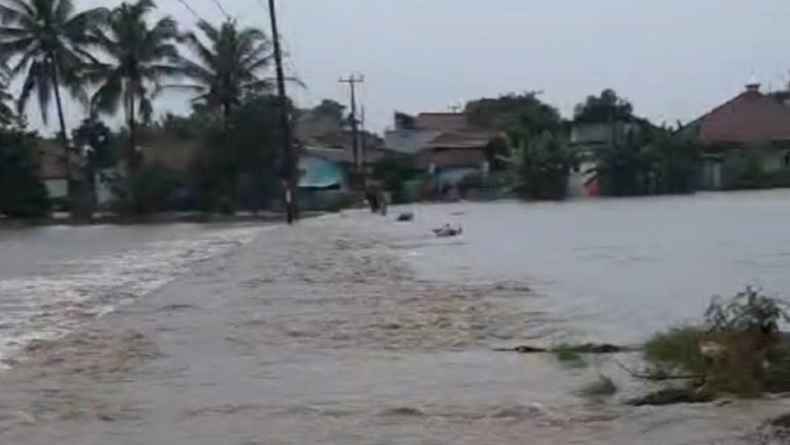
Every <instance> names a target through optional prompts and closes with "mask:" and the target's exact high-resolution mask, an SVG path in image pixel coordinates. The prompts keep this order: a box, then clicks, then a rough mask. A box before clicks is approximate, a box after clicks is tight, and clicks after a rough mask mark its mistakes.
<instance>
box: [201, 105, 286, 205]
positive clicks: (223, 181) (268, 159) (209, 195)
mask: <svg viewBox="0 0 790 445" xmlns="http://www.w3.org/2000/svg"><path fill="white" fill-rule="evenodd" d="M278 108H279V106H278V100H277V98H276V97H271V96H260V97H251V98H249V99H247V100H245V101H244V102H243V103H242V104H241V105H240V106H239V107H238V108H236V109H234V110H233V112H232V113H231V116H230V120H229V124H228V125H227V127H228V128H227V129H226V125H217V124H215V125H214V126H212V127H211V128H209V129H208V130H207V131H206V133H205V134H204V136H203V137H202V139H203V147H202V149H201V151H200V153H199V154H198V156H197V159H196V160H195V162H194V165H193V168H192V177H193V184H192V187H193V190H194V193H195V194H196V196H197V199H198V201H199V204H200V206H201V207H202V208H203V209H205V210H210V211H223V212H226V213H232V212H234V211H235V210H236V209H237V208H238V207H244V208H247V209H250V210H258V209H261V208H263V207H264V206H265V205H266V204H268V202H269V201H270V200H271V199H272V198H273V197H274V196H276V195H277V194H279V190H280V185H279V179H278V178H279V173H280V170H279V169H278V166H279V165H280V157H279V154H280V152H281V151H282V143H281V141H282V136H281V134H280V127H279V114H278Z"/></svg>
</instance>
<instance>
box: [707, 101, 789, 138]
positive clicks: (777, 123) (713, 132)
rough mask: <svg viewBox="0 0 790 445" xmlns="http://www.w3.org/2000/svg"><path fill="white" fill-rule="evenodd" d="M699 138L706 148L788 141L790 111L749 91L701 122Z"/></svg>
mask: <svg viewBox="0 0 790 445" xmlns="http://www.w3.org/2000/svg"><path fill="white" fill-rule="evenodd" d="M699 135H700V140H701V141H702V142H703V143H704V144H706V145H712V144H717V143H740V144H744V143H746V144H750V143H765V142H776V141H790V108H788V107H787V106H785V105H783V104H782V103H781V102H779V101H778V100H776V99H775V98H773V97H771V96H766V95H764V94H762V93H761V92H759V91H757V90H755V89H752V90H749V91H746V92H743V93H741V94H739V95H738V96H736V97H735V98H734V99H732V100H730V101H729V102H727V103H725V104H724V105H721V106H719V107H717V108H715V109H713V110H712V111H711V112H710V113H708V114H706V115H705V116H703V117H702V118H700V120H699Z"/></svg>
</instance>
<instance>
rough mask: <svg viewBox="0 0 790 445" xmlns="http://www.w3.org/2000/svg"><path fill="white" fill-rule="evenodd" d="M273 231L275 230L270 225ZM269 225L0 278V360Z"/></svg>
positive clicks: (142, 291)
mask: <svg viewBox="0 0 790 445" xmlns="http://www.w3.org/2000/svg"><path fill="white" fill-rule="evenodd" d="M268 228H273V227H268ZM266 229H267V227H244V228H230V229H220V230H217V231H212V232H205V233H203V234H200V235H196V236H193V237H190V238H187V239H175V240H167V241H157V242H150V243H146V244H141V245H139V246H137V247H136V248H134V249H132V250H125V251H119V252H115V253H112V254H107V255H99V256H94V257H88V258H72V259H70V260H68V261H61V262H57V263H54V264H47V265H46V267H44V268H42V271H41V273H40V274H37V275H32V276H30V275H28V276H24V277H17V278H9V279H3V280H0V360H1V359H4V358H8V357H9V356H13V355H14V354H15V353H17V352H19V351H20V350H21V349H22V348H24V347H25V345H27V344H28V343H29V342H31V341H33V340H54V339H57V338H60V337H62V336H64V335H66V334H68V333H69V332H72V331H73V330H75V329H77V328H79V327H80V326H82V325H84V324H85V323H87V322H88V321H90V320H92V319H94V318H96V317H103V316H106V315H108V314H110V313H112V312H114V311H116V310H117V309H118V308H119V307H121V306H123V305H125V304H130V303H132V302H134V301H135V300H136V299H137V298H139V297H141V296H143V295H146V294H148V293H150V292H151V291H153V290H156V289H158V288H160V287H162V286H164V285H165V284H167V283H169V282H170V281H172V280H173V279H175V278H176V277H178V276H180V275H183V274H185V273H186V272H188V271H189V270H190V268H191V266H192V265H194V264H196V263H197V262H202V261H206V260H208V259H210V258H212V257H215V256H217V255H220V254H222V253H225V252H227V251H229V250H231V249H233V248H235V247H239V246H241V245H244V244H247V243H250V242H251V241H252V240H254V239H255V238H256V237H257V236H258V235H259V234H260V233H261V232H262V231H264V230H266Z"/></svg>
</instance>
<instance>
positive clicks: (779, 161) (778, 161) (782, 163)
mask: <svg viewBox="0 0 790 445" xmlns="http://www.w3.org/2000/svg"><path fill="white" fill-rule="evenodd" d="M788 156H790V150H765V151H764V152H763V153H762V156H761V157H762V164H763V170H764V171H766V172H776V171H779V170H784V169H790V165H789V164H788V161H790V159H788Z"/></svg>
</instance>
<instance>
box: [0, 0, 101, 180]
mask: <svg viewBox="0 0 790 445" xmlns="http://www.w3.org/2000/svg"><path fill="white" fill-rule="evenodd" d="M106 12H107V10H106V9H104V8H95V9H90V10H87V11H83V12H78V11H77V10H76V9H75V8H74V4H73V2H72V1H71V0H0V19H2V20H1V23H0V54H2V55H3V57H7V58H9V59H10V62H11V65H10V76H11V77H17V76H22V75H24V78H25V80H24V83H23V85H22V91H21V93H20V95H19V99H18V110H19V112H20V113H24V111H25V108H26V107H27V104H28V102H29V100H30V98H31V96H32V95H33V94H35V95H36V96H37V97H38V103H39V108H40V111H41V117H42V120H43V121H44V122H45V123H46V122H47V121H48V109H49V106H50V103H51V101H52V97H53V96H54V98H55V104H56V105H57V111H58V121H59V123H60V139H61V142H62V144H63V150H64V157H65V159H66V160H67V162H66V176H67V179H69V183H71V181H70V179H71V176H70V171H69V162H68V159H69V148H68V136H67V132H66V122H65V118H64V114H63V102H62V100H61V95H60V89H61V88H62V87H65V88H67V89H68V90H69V92H70V93H71V94H72V96H74V97H76V98H78V99H80V100H85V98H86V96H85V93H84V91H83V90H82V88H81V82H80V79H79V73H80V71H81V68H82V67H83V66H84V65H85V63H86V61H92V60H94V59H93V58H92V57H91V56H90V54H89V53H88V52H87V51H86V50H85V46H86V44H87V42H88V41H87V35H88V32H89V30H90V28H91V26H92V25H93V24H94V23H98V22H99V21H101V19H102V17H104V15H105V14H106ZM69 193H71V191H70V192H69Z"/></svg>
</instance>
